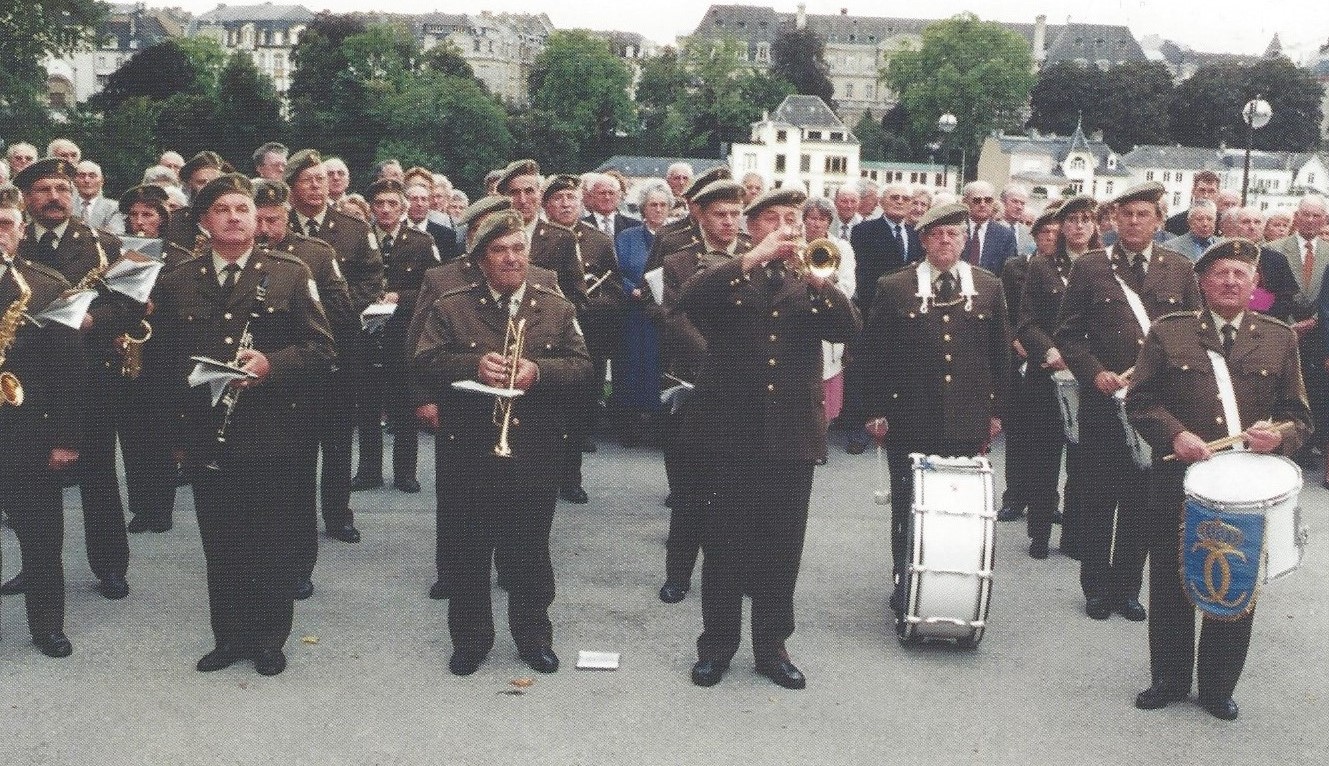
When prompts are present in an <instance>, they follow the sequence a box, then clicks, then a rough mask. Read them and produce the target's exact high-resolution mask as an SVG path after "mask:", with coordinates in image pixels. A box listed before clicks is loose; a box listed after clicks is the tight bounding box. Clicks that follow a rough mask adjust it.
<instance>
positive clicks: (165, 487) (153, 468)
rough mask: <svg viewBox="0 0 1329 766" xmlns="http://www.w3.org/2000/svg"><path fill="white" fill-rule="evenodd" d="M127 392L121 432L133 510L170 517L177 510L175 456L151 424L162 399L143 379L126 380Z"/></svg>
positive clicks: (134, 511)
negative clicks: (154, 411)
mask: <svg viewBox="0 0 1329 766" xmlns="http://www.w3.org/2000/svg"><path fill="white" fill-rule="evenodd" d="M124 394H125V398H124V412H125V418H124V419H123V421H122V423H121V427H120V428H119V432H120V453H121V455H122V456H123V458H124V461H125V494H126V496H127V497H128V499H129V512H130V514H132V515H134V516H142V517H144V518H159V519H169V518H171V515H172V513H173V512H174V511H175V459H174V458H173V457H172V456H171V449H170V446H169V445H168V444H167V440H166V439H163V438H161V435H160V434H158V433H155V432H154V431H153V429H152V427H151V424H152V419H153V415H152V413H153V410H154V409H155V408H156V407H157V406H158V402H156V401H155V399H154V398H153V392H152V390H151V389H150V388H149V387H148V386H147V385H146V384H145V383H144V382H143V381H142V379H138V380H130V381H126V382H125V388H124Z"/></svg>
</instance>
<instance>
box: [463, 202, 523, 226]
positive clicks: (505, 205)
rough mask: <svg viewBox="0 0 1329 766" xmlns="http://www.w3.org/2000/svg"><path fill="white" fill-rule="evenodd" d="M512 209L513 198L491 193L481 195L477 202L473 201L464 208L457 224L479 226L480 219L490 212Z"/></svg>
mask: <svg viewBox="0 0 1329 766" xmlns="http://www.w3.org/2000/svg"><path fill="white" fill-rule="evenodd" d="M511 209H512V200H511V199H509V198H507V197H504V196H503V195H501V194H491V195H489V196H488V197H481V198H480V199H478V200H476V201H475V202H472V203H471V204H470V206H468V207H467V208H466V209H465V210H463V211H462V212H461V216H460V217H459V218H457V225H458V226H468V227H469V226H477V225H479V223H480V219H481V218H484V217H485V216H487V215H489V214H490V213H497V212H498V211H500V210H511Z"/></svg>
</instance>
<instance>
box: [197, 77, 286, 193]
mask: <svg viewBox="0 0 1329 766" xmlns="http://www.w3.org/2000/svg"><path fill="white" fill-rule="evenodd" d="M209 122H210V124H211V127H212V129H211V131H210V132H211V134H212V135H213V136H214V142H215V143H214V145H213V149H215V150H216V151H217V153H219V154H221V156H223V157H225V158H226V159H228V160H230V161H231V164H233V165H235V166H236V167H237V168H244V169H246V170H248V169H249V167H250V164H251V161H252V155H253V151H254V149H256V148H257V147H259V146H260V145H262V144H263V143H265V142H267V141H273V140H278V139H280V138H282V137H283V134H284V133H285V128H286V124H285V121H284V120H283V119H282V116H281V101H280V99H278V98H277V92H276V90H275V88H274V87H273V85H272V80H271V78H269V77H268V76H267V75H265V74H263V73H261V72H259V71H258V68H257V67H255V66H254V61H253V59H251V58H250V57H249V54H247V53H245V52H244V51H236V52H235V53H234V54H232V55H231V58H230V59H229V60H228V61H227V62H226V66H225V67H224V68H223V69H222V71H221V77H220V80H219V82H218V85H217V101H216V105H215V106H214V108H213V110H212V117H211V119H210V120H209Z"/></svg>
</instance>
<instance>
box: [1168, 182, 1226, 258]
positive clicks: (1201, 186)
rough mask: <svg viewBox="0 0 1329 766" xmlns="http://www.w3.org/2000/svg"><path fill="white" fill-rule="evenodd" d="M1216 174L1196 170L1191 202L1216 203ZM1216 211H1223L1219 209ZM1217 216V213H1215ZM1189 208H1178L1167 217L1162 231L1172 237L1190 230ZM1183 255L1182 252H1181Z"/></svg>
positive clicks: (1192, 184) (1218, 184)
mask: <svg viewBox="0 0 1329 766" xmlns="http://www.w3.org/2000/svg"><path fill="white" fill-rule="evenodd" d="M1221 185H1222V184H1221V183H1220V181H1219V179H1218V174H1217V173H1215V172H1214V171H1212V170H1199V171H1196V173H1195V176H1194V177H1193V178H1192V179H1191V204H1192V205H1194V204H1195V203H1196V202H1199V201H1200V200H1209V201H1210V202H1213V203H1215V204H1217V202H1218V187H1219V186H1221ZM1217 212H1218V213H1221V212H1223V211H1221V210H1219V211H1217ZM1215 217H1217V215H1215ZM1189 218H1190V210H1180V211H1177V212H1176V213H1175V214H1173V215H1172V216H1171V217H1169V218H1168V219H1167V223H1165V224H1164V225H1163V231H1166V232H1167V233H1169V234H1171V235H1172V236H1174V237H1180V236H1181V235H1183V234H1185V233H1186V232H1187V231H1189V230H1190V223H1189ZM1183 255H1184V253H1183Z"/></svg>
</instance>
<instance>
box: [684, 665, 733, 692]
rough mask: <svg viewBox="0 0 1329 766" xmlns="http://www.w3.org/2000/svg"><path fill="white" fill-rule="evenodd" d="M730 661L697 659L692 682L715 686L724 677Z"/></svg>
mask: <svg viewBox="0 0 1329 766" xmlns="http://www.w3.org/2000/svg"><path fill="white" fill-rule="evenodd" d="M728 669H729V663H727V662H718V661H716V660H697V663H696V664H695V665H693V666H692V683H694V684H696V685H697V686H715V685H716V684H718V683H720V679H721V678H724V672H725V671H726V670H728Z"/></svg>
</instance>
